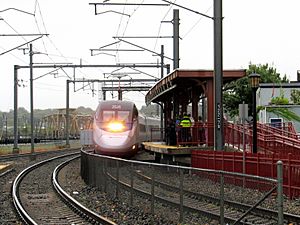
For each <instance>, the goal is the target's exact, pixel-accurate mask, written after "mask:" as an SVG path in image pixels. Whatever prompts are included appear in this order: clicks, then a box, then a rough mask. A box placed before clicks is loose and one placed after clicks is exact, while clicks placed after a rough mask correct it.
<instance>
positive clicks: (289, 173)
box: [288, 153, 292, 198]
mask: <svg viewBox="0 0 300 225" xmlns="http://www.w3.org/2000/svg"><path fill="white" fill-rule="evenodd" d="M291 157H292V154H291V153H289V154H288V189H289V198H292V173H291V172H292V168H291Z"/></svg>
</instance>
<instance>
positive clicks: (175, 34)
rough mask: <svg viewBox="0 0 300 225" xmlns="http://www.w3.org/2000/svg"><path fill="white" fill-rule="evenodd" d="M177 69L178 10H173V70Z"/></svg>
mask: <svg viewBox="0 0 300 225" xmlns="http://www.w3.org/2000/svg"><path fill="white" fill-rule="evenodd" d="M177 68H179V10H178V9H174V10H173V69H174V70H175V69H177Z"/></svg>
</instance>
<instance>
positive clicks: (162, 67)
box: [160, 45, 164, 139]
mask: <svg viewBox="0 0 300 225" xmlns="http://www.w3.org/2000/svg"><path fill="white" fill-rule="evenodd" d="M160 49H161V52H160V64H161V67H160V78H161V79H163V78H164V46H163V45H161V46H160ZM160 106H161V107H160V128H161V129H163V128H164V109H163V104H160ZM160 134H161V139H163V133H162V132H161V133H160Z"/></svg>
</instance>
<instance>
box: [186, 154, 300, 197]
mask: <svg viewBox="0 0 300 225" xmlns="http://www.w3.org/2000/svg"><path fill="white" fill-rule="evenodd" d="M278 160H281V161H282V162H283V183H284V185H283V186H284V193H285V194H286V195H287V196H289V197H290V198H295V197H299V196H300V156H293V155H292V154H264V153H257V154H252V153H245V173H246V174H251V175H257V176H263V177H271V178H275V179H276V177H277V170H276V163H277V161H278ZM191 161H192V167H196V168H205V169H214V170H225V171H230V172H237V173H242V172H243V153H241V152H224V151H223V152H221V151H220V152H219V151H192V157H191ZM235 181H236V180H235ZM234 183H235V184H241V182H234Z"/></svg>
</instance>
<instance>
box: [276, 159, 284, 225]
mask: <svg viewBox="0 0 300 225" xmlns="http://www.w3.org/2000/svg"><path fill="white" fill-rule="evenodd" d="M282 168H283V165H282V161H278V162H277V207H278V225H283V172H282Z"/></svg>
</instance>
